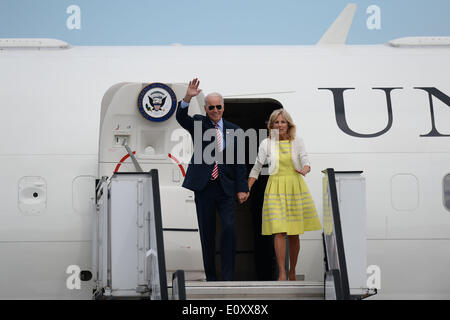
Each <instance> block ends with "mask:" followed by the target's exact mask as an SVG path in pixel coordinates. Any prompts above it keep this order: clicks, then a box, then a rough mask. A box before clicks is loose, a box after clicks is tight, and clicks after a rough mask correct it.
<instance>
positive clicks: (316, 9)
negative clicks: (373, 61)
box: [0, 0, 450, 45]
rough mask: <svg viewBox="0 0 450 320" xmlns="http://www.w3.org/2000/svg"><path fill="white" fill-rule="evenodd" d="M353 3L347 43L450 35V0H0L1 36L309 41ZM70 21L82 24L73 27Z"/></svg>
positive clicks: (101, 41) (107, 41)
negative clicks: (373, 7)
mask: <svg viewBox="0 0 450 320" xmlns="http://www.w3.org/2000/svg"><path fill="white" fill-rule="evenodd" d="M348 3H356V4H357V5H358V7H357V11H356V14H355V19H354V21H353V25H352V28H351V30H350V33H349V37H348V40H347V43H349V44H376V43H385V42H387V41H389V40H391V39H395V38H399V37H405V36H450V18H449V14H450V0H354V1H347V0H272V1H267V0H189V1H187V0H171V1H170V0H161V1H156V0H128V1H125V0H110V1H105V0H0V38H13V37H17V38H19V37H20V38H33V37H35V38H57V39H61V40H64V41H67V42H69V43H70V44H72V45H168V44H172V43H181V44H184V45H310V44H315V43H316V42H317V41H318V40H319V39H320V38H321V36H322V35H323V33H324V32H325V31H326V30H327V29H328V27H329V26H330V25H331V23H332V22H333V21H334V19H335V18H336V17H337V16H338V15H339V13H340V12H341V11H342V9H344V7H345V6H346V5H347V4H348ZM71 5H76V6H78V8H79V9H80V14H79V15H77V16H76V17H75V16H73V14H72V13H73V11H71V13H67V9H68V7H70V6H71ZM371 5H376V6H378V8H379V13H380V15H379V23H380V28H379V29H369V28H368V26H367V20H368V19H369V20H370V17H371V16H372V17H373V12H372V13H366V10H367V8H368V7H369V6H371ZM75 18H77V19H78V18H79V19H78V20H74V19H75ZM68 20H69V22H70V23H71V25H72V28H73V26H74V25H75V24H76V23H77V22H79V27H80V29H69V27H68V26H67V21H68ZM373 21H374V20H372V22H373ZM70 23H69V24H70Z"/></svg>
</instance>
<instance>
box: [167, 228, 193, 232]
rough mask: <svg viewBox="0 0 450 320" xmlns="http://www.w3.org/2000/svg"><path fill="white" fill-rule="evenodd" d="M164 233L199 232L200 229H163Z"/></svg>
mask: <svg viewBox="0 0 450 320" xmlns="http://www.w3.org/2000/svg"><path fill="white" fill-rule="evenodd" d="M162 230H163V231H180V232H198V229H182V228H163V229H162Z"/></svg>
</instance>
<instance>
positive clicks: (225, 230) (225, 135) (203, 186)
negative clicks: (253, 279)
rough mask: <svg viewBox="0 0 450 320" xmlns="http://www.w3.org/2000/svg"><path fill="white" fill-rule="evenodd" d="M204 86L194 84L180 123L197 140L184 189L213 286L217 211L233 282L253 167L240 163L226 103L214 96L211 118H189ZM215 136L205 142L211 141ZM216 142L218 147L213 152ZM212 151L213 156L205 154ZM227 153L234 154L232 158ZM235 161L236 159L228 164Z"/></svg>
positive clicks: (226, 271)
mask: <svg viewBox="0 0 450 320" xmlns="http://www.w3.org/2000/svg"><path fill="white" fill-rule="evenodd" d="M199 84H200V81H198V79H194V80H192V81H191V82H189V86H188V89H187V91H186V95H185V97H184V98H183V100H182V101H180V102H179V104H178V109H177V114H176V118H177V121H178V123H179V124H180V125H181V126H182V127H183V128H184V129H186V130H187V131H189V133H190V134H191V136H192V140H193V141H194V154H193V156H192V159H191V162H190V164H189V167H188V169H187V172H186V177H185V179H184V182H183V187H185V188H187V189H190V190H192V191H194V194H195V205H196V208H197V219H198V226H199V231H200V240H201V244H202V253H203V265H204V268H205V273H206V280H207V281H217V275H216V264H215V255H216V246H215V243H216V240H215V236H216V210H218V212H219V216H220V218H221V221H222V233H221V237H220V255H221V267H222V268H221V272H222V277H223V280H233V273H234V260H235V253H236V228H235V216H236V198H237V199H238V200H239V202H240V203H242V202H244V201H245V200H246V199H247V197H248V183H247V168H246V166H245V164H238V163H237V149H238V148H237V142H236V141H237V139H236V137H235V136H234V135H233V132H234V130H237V129H239V127H238V126H237V125H235V124H233V123H231V122H228V121H226V120H224V119H222V115H223V111H224V103H223V98H222V96H221V95H220V94H218V93H211V94H209V95H207V96H206V98H205V106H204V107H205V112H206V116H203V115H199V114H196V115H194V116H193V117H191V116H189V115H188V108H189V103H190V101H191V99H192V98H193V97H195V96H197V95H198V94H199V93H200V92H201V89H199ZM199 135H200V136H199ZM208 136H209V137H210V138H211V137H212V138H213V142H212V141H211V139H209V140H208V139H205V140H207V141H203V138H204V137H205V138H206V137H208ZM211 143H214V144H215V145H214V146H215V148H214V149H213V148H211ZM205 149H206V151H208V150H209V151H211V152H210V154H209V155H210V157H208V153H207V152H206V151H205ZM227 152H233V153H232V155H233V156H232V157H230V156H229V157H227ZM228 158H232V159H228Z"/></svg>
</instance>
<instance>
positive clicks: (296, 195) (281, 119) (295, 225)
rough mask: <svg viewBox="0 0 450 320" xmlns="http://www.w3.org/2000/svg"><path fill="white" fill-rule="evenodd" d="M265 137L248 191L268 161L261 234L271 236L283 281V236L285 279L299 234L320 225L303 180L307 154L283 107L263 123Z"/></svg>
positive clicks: (291, 269)
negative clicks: (267, 121) (287, 251)
mask: <svg viewBox="0 0 450 320" xmlns="http://www.w3.org/2000/svg"><path fill="white" fill-rule="evenodd" d="M267 127H268V129H269V138H267V139H265V140H263V141H262V142H261V144H260V146H259V149H258V156H257V158H256V161H255V165H254V166H253V168H252V170H251V172H250V176H249V178H248V187H249V189H250V190H251V188H252V186H253V184H254V183H255V181H256V179H257V178H258V176H259V174H260V172H261V169H262V166H263V164H264V163H266V162H267V163H268V164H269V174H270V176H269V180H268V181H267V186H266V190H265V192H264V204H263V212H262V234H263V235H272V234H273V235H275V236H274V247H275V253H276V256H277V263H278V270H279V275H278V280H286V279H287V276H286V271H285V269H284V264H285V257H286V235H287V236H288V239H289V280H295V267H296V265H297V259H298V254H299V252H300V239H299V234H303V233H304V232H305V231H313V230H319V229H321V228H322V226H321V224H320V220H319V217H318V216H317V212H316V208H315V206H314V202H313V199H312V198H311V195H310V193H309V189H308V186H307V185H306V183H305V181H304V180H303V177H302V176H305V175H306V174H307V173H309V172H310V171H311V167H310V163H309V159H308V154H307V153H306V150H305V146H304V144H303V141H302V139H301V138H299V137H296V127H295V124H294V122H293V121H292V118H291V116H290V115H289V113H287V112H286V111H285V110H284V109H278V110H275V111H274V112H273V113H272V114H271V116H270V118H269V123H268V125H267Z"/></svg>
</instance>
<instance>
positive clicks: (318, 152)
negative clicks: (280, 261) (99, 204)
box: [0, 45, 450, 299]
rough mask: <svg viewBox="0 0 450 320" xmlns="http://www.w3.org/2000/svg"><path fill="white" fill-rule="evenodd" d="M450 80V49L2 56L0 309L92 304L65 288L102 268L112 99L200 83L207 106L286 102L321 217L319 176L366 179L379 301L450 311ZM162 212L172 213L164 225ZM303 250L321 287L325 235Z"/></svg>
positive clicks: (136, 50)
mask: <svg viewBox="0 0 450 320" xmlns="http://www.w3.org/2000/svg"><path fill="white" fill-rule="evenodd" d="M449 73H450V48H449V47H440V48H435V47H433V48H432V47H409V48H393V47H390V46H384V45H373V46H372V45H370V46H348V45H335V46H333V45H331V46H309V47H302V46H283V47H281V46H279V47H278V46H235V47H233V46H215V47H214V46H213V47H206V46H205V47H203V46H195V47H187V46H174V47H158V46H155V47H72V48H69V49H42V50H37V49H7V50H0V106H1V114H2V119H3V121H2V126H1V128H0V132H1V140H2V143H1V145H2V150H1V152H0V164H1V171H2V174H1V176H2V179H0V194H1V208H0V261H1V263H0V298H2V299H6V298H12V299H40V298H44V299H46V298H65V299H70V298H77V299H78V298H90V295H91V293H92V286H89V283H83V284H82V288H81V289H80V290H76V289H75V290H69V289H68V288H67V286H66V279H67V278H68V276H69V275H68V274H67V273H66V269H67V267H68V266H70V265H78V266H80V267H81V269H82V270H89V269H90V266H91V263H92V261H91V256H92V249H91V240H92V226H91V223H92V215H93V212H94V206H93V204H92V203H91V204H89V197H90V193H89V191H86V189H88V188H89V186H90V184H89V183H90V181H91V180H92V179H94V178H97V177H99V175H104V172H99V169H98V168H99V131H100V117H101V103H102V99H103V97H104V95H105V93H106V92H107V91H108V89H110V88H111V87H112V86H114V85H117V84H119V83H123V82H130V83H152V82H161V83H168V84H173V83H186V82H188V81H189V80H191V79H192V78H193V77H198V78H199V79H200V81H201V83H200V87H201V88H202V89H203V92H205V93H208V92H213V91H218V92H220V93H222V94H223V96H224V97H225V98H226V99H227V98H233V99H240V98H242V99H243V98H270V99H274V100H276V101H278V102H279V103H280V104H281V105H282V106H283V107H284V108H285V109H286V110H287V111H288V112H289V113H290V114H291V115H292V117H293V119H294V122H295V123H296V125H297V132H298V135H299V136H301V137H302V138H303V140H304V141H305V144H306V148H307V151H308V153H309V156H310V160H311V166H312V171H311V173H310V174H309V175H308V176H307V177H306V182H307V184H308V186H309V188H310V190H311V193H312V196H313V198H314V200H315V203H316V207H317V209H318V212H319V215H320V216H321V214H322V212H321V210H322V175H323V174H322V173H321V170H323V169H325V168H335V169H336V170H342V171H345V170H350V171H353V170H362V171H363V172H364V173H363V175H364V176H365V177H366V192H367V199H366V202H367V228H366V234H367V265H368V266H369V265H377V266H379V267H380V270H381V289H380V290H379V294H378V296H377V297H380V298H386V299H389V298H394V299H396V298H400V299H414V298H425V299H427V298H431V299H432V298H438V299H439V298H440V299H448V298H450V273H449V272H448V266H449V265H450V208H447V207H446V206H445V192H444V190H443V188H444V185H445V183H444V179H445V177H446V176H447V175H448V174H450V136H448V135H450V98H449V96H450V81H449V76H448V75H449ZM177 98H178V100H181V99H182V98H183V97H182V96H177ZM430 103H432V107H431V106H430ZM225 109H226V105H225ZM342 109H344V110H345V118H344V117H342V112H341V111H342ZM172 117H173V118H175V115H173V116H172ZM172 120H173V121H174V119H171V121H172ZM122 155H125V153H124V151H123V152H122ZM119 158H120V157H119ZM127 163H128V168H129V169H130V170H132V169H133V166H132V165H131V162H130V161H129V160H128V161H127ZM112 167H114V166H113V165H112ZM111 174H112V172H111ZM162 180H164V177H162ZM181 182H182V181H180V182H179V183H178V185H181ZM29 185H35V186H36V188H37V189H39V188H40V186H45V187H44V188H43V189H42V188H41V189H40V190H45V195H42V194H41V195H40V196H39V197H41V196H45V198H44V200H43V201H41V202H39V201H38V200H36V201H37V202H39V203H36V201H35V199H33V198H27V196H26V195H21V190H22V189H23V188H26V187H27V186H29ZM448 191H449V190H447V192H448ZM447 197H448V195H447ZM447 201H448V200H447ZM447 203H449V202H447ZM164 210H165V208H164V202H163V207H162V212H163V221H164ZM238 237H239V234H238ZM344 237H345V235H344ZM301 247H302V249H301V253H300V258H299V265H298V268H297V270H298V272H299V273H302V274H305V279H306V280H309V281H322V280H323V266H322V262H323V261H322V256H323V248H322V238H321V233H320V232H310V233H306V234H304V235H302V236H301ZM167 255H169V257H168V259H170V252H169V253H166V257H167ZM179 269H183V266H182V265H180V266H179Z"/></svg>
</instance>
